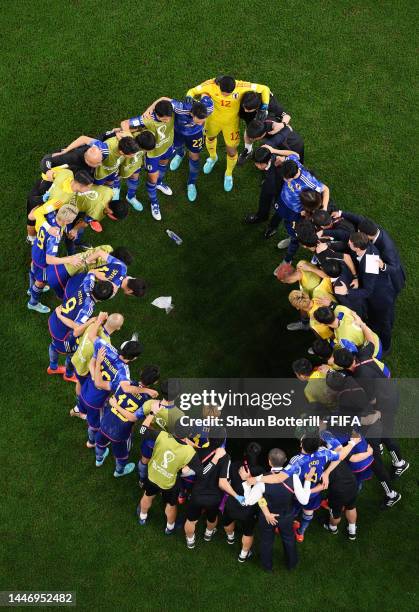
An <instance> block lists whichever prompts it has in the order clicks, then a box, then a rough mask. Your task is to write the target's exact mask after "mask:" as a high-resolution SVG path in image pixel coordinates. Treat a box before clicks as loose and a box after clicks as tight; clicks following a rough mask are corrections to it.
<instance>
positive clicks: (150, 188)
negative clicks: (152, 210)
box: [146, 181, 159, 206]
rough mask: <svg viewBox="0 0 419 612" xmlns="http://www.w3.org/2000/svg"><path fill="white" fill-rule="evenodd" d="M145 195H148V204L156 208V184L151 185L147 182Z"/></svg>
mask: <svg viewBox="0 0 419 612" xmlns="http://www.w3.org/2000/svg"><path fill="white" fill-rule="evenodd" d="M146 187H147V193H148V197H149V198H150V202H151V203H152V204H157V206H158V205H159V201H158V199H157V189H156V183H152V182H151V181H147V185H146Z"/></svg>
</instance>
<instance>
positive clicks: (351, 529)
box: [348, 523, 356, 535]
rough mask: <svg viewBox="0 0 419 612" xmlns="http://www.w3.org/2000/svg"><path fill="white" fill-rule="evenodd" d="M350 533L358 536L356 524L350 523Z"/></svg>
mask: <svg viewBox="0 0 419 612" xmlns="http://www.w3.org/2000/svg"><path fill="white" fill-rule="evenodd" d="M348 531H349V533H350V534H351V535H355V534H356V523H348Z"/></svg>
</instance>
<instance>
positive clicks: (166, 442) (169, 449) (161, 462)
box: [137, 402, 225, 535]
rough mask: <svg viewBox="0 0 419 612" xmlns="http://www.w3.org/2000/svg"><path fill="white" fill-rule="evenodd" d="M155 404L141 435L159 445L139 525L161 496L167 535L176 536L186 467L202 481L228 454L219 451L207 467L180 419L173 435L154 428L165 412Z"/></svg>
mask: <svg viewBox="0 0 419 612" xmlns="http://www.w3.org/2000/svg"><path fill="white" fill-rule="evenodd" d="M155 404H156V405H155V406H154V407H153V408H152V409H151V411H150V413H149V415H148V416H147V418H146V419H145V420H144V422H143V425H142V427H141V429H140V434H141V435H143V436H145V437H148V438H152V439H154V440H155V445H154V448H153V454H152V455H151V459H150V462H149V464H148V475H147V480H146V483H145V491H144V495H143V497H142V498H141V501H140V503H139V505H138V508H137V515H138V522H139V524H140V525H145V524H146V522H147V518H148V511H149V510H150V508H151V506H152V504H153V501H154V498H155V497H156V495H158V493H161V494H162V499H163V503H164V504H165V514H166V519H167V523H166V528H165V534H166V535H172V534H174V533H175V522H176V516H177V498H178V493H179V479H180V473H181V472H182V470H183V468H185V467H186V468H187V471H188V472H190V470H192V471H193V472H194V473H195V475H196V478H197V481H199V479H200V478H202V477H203V476H204V475H205V476H208V475H209V472H210V471H211V470H212V469H214V468H215V465H216V462H217V461H218V457H221V456H222V455H223V454H225V451H224V449H221V448H220V449H218V451H217V453H218V454H217V457H216V455H214V457H213V459H212V460H211V461H210V462H209V463H208V465H206V466H205V467H204V468H203V466H202V463H201V461H200V460H199V457H198V455H197V454H196V451H195V449H194V447H193V442H192V441H191V440H190V439H189V435H190V433H191V432H190V431H189V430H186V429H185V427H183V426H182V425H181V422H180V419H179V421H177V423H176V424H175V433H174V434H173V435H172V434H170V433H168V432H167V431H161V432H160V433H159V432H157V431H155V430H152V429H150V425H151V423H152V421H153V419H154V417H155V416H156V415H157V414H158V413H159V412H160V410H161V409H162V408H161V405H160V404H158V403H157V402H155Z"/></svg>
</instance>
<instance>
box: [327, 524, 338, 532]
mask: <svg viewBox="0 0 419 612" xmlns="http://www.w3.org/2000/svg"><path fill="white" fill-rule="evenodd" d="M329 529H330V531H337V529H338V528H337V526H336V525H332V524H331V523H329Z"/></svg>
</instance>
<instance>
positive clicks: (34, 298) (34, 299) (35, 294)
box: [29, 283, 42, 306]
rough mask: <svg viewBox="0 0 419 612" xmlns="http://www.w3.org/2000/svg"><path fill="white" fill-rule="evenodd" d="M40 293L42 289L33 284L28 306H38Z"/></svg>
mask: <svg viewBox="0 0 419 612" xmlns="http://www.w3.org/2000/svg"><path fill="white" fill-rule="evenodd" d="M41 293H42V287H38V285H35V283H34V284H33V285H32V287H31V299H30V300H29V304H32V306H35V304H38V302H39V298H40V295H41Z"/></svg>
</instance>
